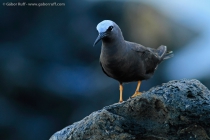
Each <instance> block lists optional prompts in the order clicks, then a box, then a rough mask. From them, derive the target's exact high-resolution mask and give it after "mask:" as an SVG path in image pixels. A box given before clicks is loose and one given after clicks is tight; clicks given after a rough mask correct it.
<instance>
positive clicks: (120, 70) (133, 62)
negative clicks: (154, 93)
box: [93, 20, 173, 103]
mask: <svg viewBox="0 0 210 140" xmlns="http://www.w3.org/2000/svg"><path fill="white" fill-rule="evenodd" d="M96 29H97V31H98V37H97V38H96V40H95V42H94V44H93V46H95V45H96V44H97V43H98V42H99V41H100V40H102V47H101V54H100V59H99V62H100V65H101V67H102V70H103V72H104V73H105V74H106V75H107V76H108V77H111V78H113V79H115V80H117V81H118V82H119V90H120V99H119V103H121V102H123V83H129V82H138V83H137V87H136V91H135V92H134V94H133V95H132V96H131V98H134V97H136V96H138V95H141V94H142V93H141V92H139V89H140V85H141V82H142V81H143V80H147V79H150V78H151V77H152V76H153V74H154V72H155V70H156V69H157V67H158V65H159V64H160V63H161V62H162V61H163V60H166V59H169V58H171V57H173V52H172V51H167V47H166V46H164V45H161V46H159V47H158V48H157V49H155V48H150V47H145V46H143V45H141V44H138V43H135V42H129V41H126V40H124V37H123V34H122V31H121V29H120V27H119V26H118V25H117V24H116V23H115V22H114V21H111V20H103V21H101V22H100V23H98V25H97V26H96Z"/></svg>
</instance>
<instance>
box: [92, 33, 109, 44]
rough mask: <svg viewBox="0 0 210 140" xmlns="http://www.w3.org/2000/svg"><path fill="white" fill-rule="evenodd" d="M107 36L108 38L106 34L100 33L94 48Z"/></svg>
mask: <svg viewBox="0 0 210 140" xmlns="http://www.w3.org/2000/svg"><path fill="white" fill-rule="evenodd" d="M105 36H107V34H106V33H99V35H98V37H97V38H96V40H95V42H94V44H93V47H94V46H95V45H96V44H97V43H98V42H99V41H100V40H101V39H102V38H104V37H105Z"/></svg>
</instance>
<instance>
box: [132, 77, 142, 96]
mask: <svg viewBox="0 0 210 140" xmlns="http://www.w3.org/2000/svg"><path fill="white" fill-rule="evenodd" d="M140 86H141V81H138V84H137V87H136V92H135V93H134V94H133V95H132V96H131V97H132V98H133V97H136V96H138V95H141V92H139V88H140Z"/></svg>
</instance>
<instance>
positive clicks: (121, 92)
mask: <svg viewBox="0 0 210 140" xmlns="http://www.w3.org/2000/svg"><path fill="white" fill-rule="evenodd" d="M122 102H123V85H122V84H121V83H120V101H119V103H122Z"/></svg>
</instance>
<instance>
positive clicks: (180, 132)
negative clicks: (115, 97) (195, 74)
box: [50, 79, 210, 140]
mask: <svg viewBox="0 0 210 140" xmlns="http://www.w3.org/2000/svg"><path fill="white" fill-rule="evenodd" d="M209 136H210V91H209V90H208V89H207V88H206V87H205V86H204V85H202V84H201V83H200V82H199V81H198V80H194V79H193V80H186V79H184V80H179V81H176V80H174V81H170V82H168V83H164V84H162V85H161V86H157V87H153V88H151V89H150V90H149V91H147V92H143V94H142V95H141V96H137V97H136V98H133V99H128V100H127V101H125V102H123V103H116V104H113V105H110V106H106V107H104V108H103V109H102V110H99V111H96V112H93V113H91V114H90V115H89V116H87V117H85V118H84V119H83V120H81V121H79V122H76V123H74V124H72V125H70V126H67V127H66V128H64V129H62V130H60V131H58V132H56V133H55V134H54V135H53V136H52V137H51V138H50V140H168V139H170V140H182V139H183V140H188V139H192V140H195V139H196V140H210V138H209Z"/></svg>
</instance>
